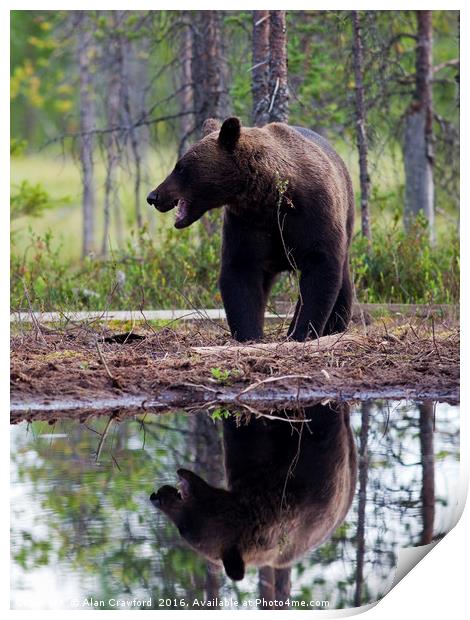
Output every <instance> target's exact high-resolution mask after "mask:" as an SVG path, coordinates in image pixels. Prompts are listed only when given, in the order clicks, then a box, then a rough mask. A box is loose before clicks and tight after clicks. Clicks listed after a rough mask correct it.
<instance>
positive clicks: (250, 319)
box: [219, 209, 269, 341]
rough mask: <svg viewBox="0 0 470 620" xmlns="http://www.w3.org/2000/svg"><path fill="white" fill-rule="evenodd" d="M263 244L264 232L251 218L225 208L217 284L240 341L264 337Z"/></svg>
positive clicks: (229, 323) (264, 243)
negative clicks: (254, 225) (258, 228)
mask: <svg viewBox="0 0 470 620" xmlns="http://www.w3.org/2000/svg"><path fill="white" fill-rule="evenodd" d="M266 244H267V241H266V235H265V234H264V233H263V232H262V231H259V230H257V229H256V228H254V227H253V226H252V225H251V223H250V221H246V220H245V219H243V218H241V217H240V216H238V215H236V214H235V213H232V212H231V211H230V210H229V209H226V210H225V214H224V227H223V234H222V266H221V270H220V278H219V287H220V292H221V295H222V301H223V302H224V308H225V312H226V314H227V321H228V325H229V327H230V331H231V332H232V336H233V337H234V338H235V339H236V340H239V341H246V340H261V339H262V338H263V323H264V308H265V305H266V291H267V289H268V288H269V285H268V284H267V283H266V282H265V276H264V272H263V264H264V256H265V254H266Z"/></svg>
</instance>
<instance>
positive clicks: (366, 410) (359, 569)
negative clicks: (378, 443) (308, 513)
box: [354, 401, 371, 607]
mask: <svg viewBox="0 0 470 620" xmlns="http://www.w3.org/2000/svg"><path fill="white" fill-rule="evenodd" d="M370 408H371V407H370V403H368V402H367V401H366V402H363V403H362V406H361V436H360V444H359V505H358V508H357V513H358V514H357V531H356V589H355V592H354V605H355V606H356V607H360V605H361V604H362V588H363V584H364V555H365V525H366V505H367V477H368V476H367V474H368V469H369V447H368V441H369V418H370Z"/></svg>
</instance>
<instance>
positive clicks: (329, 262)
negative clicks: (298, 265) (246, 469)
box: [288, 254, 342, 341]
mask: <svg viewBox="0 0 470 620" xmlns="http://www.w3.org/2000/svg"><path fill="white" fill-rule="evenodd" d="M341 282H342V261H338V260H337V259H335V258H332V257H328V256H325V255H323V254H312V255H310V256H309V257H308V259H307V260H306V261H304V262H303V265H302V269H301V274H300V281H299V286H300V295H299V300H298V302H297V307H296V310H295V313H294V318H293V319H292V322H291V324H290V327H289V332H288V336H289V337H290V338H292V339H293V340H298V341H303V340H305V339H306V338H308V337H312V338H319V337H320V336H322V335H323V330H324V328H325V325H326V322H327V320H328V318H329V316H330V314H331V311H332V310H333V307H334V305H335V302H336V299H337V297H338V293H339V290H340V288H341Z"/></svg>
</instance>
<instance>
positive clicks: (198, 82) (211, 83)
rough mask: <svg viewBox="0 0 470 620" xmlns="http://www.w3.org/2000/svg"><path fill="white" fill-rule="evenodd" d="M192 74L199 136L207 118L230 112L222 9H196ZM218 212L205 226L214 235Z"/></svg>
mask: <svg viewBox="0 0 470 620" xmlns="http://www.w3.org/2000/svg"><path fill="white" fill-rule="evenodd" d="M191 74H192V83H193V97H194V125H195V134H196V136H198V137H199V136H200V135H201V129H202V125H203V123H204V121H205V120H206V119H207V118H216V119H218V120H220V121H222V120H224V119H225V118H226V117H227V116H228V115H229V109H230V105H229V94H228V65H227V60H226V57H225V50H224V46H223V33H222V17H221V12H220V11H195V18H194V20H193V55H192V62H191ZM218 222H219V218H218V215H217V213H215V212H212V213H207V214H206V215H205V216H204V217H203V218H202V225H203V226H204V229H205V231H206V232H207V234H208V235H210V236H212V235H213V234H214V233H215V231H216V230H217V227H218Z"/></svg>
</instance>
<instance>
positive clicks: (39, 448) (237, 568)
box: [11, 401, 459, 609]
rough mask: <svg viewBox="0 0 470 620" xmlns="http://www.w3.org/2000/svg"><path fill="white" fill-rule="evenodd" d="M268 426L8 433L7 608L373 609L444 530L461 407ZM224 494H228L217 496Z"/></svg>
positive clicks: (143, 424) (401, 406) (159, 424)
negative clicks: (405, 555)
mask: <svg viewBox="0 0 470 620" xmlns="http://www.w3.org/2000/svg"><path fill="white" fill-rule="evenodd" d="M290 414H291V415H292V414H293V412H290ZM276 415H277V416H279V417H281V418H283V419H281V420H278V419H270V418H267V417H262V418H257V417H256V416H255V415H252V416H251V418H250V419H246V416H240V415H239V414H238V413H237V412H229V411H227V410H225V409H216V410H211V411H210V412H199V413H197V414H194V413H193V414H191V415H188V414H186V413H184V412H181V413H169V414H163V415H162V414H160V415H154V414H151V413H146V414H145V415H143V414H142V415H139V416H137V417H133V418H128V419H125V420H123V421H121V422H117V421H115V420H113V419H110V418H109V417H101V418H100V417H96V418H90V419H89V420H88V421H87V422H86V423H79V422H74V421H70V420H68V421H66V420H64V421H63V422H56V423H55V424H54V425H53V426H51V425H49V424H47V423H46V422H33V423H30V424H26V423H22V424H19V425H16V426H12V427H11V454H12V468H11V493H12V498H11V510H12V518H11V527H12V534H11V544H12V571H11V579H12V583H11V607H12V608H14V609H22V608H23V609H25V608H27V609H57V608H62V609H70V608H79V609H83V608H84V609H92V608H101V609H120V608H121V609H122V608H131V609H165V608H166V609H168V608H187V609H188V608H189V609H201V608H204V606H205V607H217V608H225V609H227V608H234V609H253V608H257V607H258V608H259V607H262V606H264V607H273V606H283V607H289V608H294V609H297V608H298V609H310V608H329V609H334V608H347V607H354V606H357V605H359V604H366V603H369V602H373V601H376V600H377V599H379V598H381V597H382V596H383V595H384V594H386V592H387V591H388V590H389V589H390V587H391V584H392V582H393V579H394V574H395V567H396V563H397V557H398V552H399V550H400V548H403V547H410V546H418V545H421V544H425V543H429V542H431V541H433V540H436V539H439V538H440V537H442V536H443V535H444V534H445V533H446V532H448V531H449V529H450V528H451V527H452V526H453V524H454V523H455V519H456V502H457V490H458V482H459V408H458V407H456V406H451V405H448V404H445V403H431V402H426V403H420V404H419V403H413V402H404V401H400V402H397V401H368V402H366V403H362V404H352V405H348V404H346V403H342V404H338V403H329V404H326V405H319V406H316V407H310V408H307V409H306V410H305V411H304V418H305V420H304V421H303V422H299V421H298V420H297V421H295V422H292V421H288V420H286V419H285V414H279V413H278V414H276ZM295 415H297V417H298V413H296V414H295ZM224 459H225V465H224ZM177 470H179V475H178V474H177ZM227 483H228V484H229V487H230V489H231V490H232V492H231V493H226V492H222V491H220V490H217V489H219V488H220V487H223V488H227V486H226V485H227ZM214 487H216V488H217V489H214ZM150 497H152V501H151V500H150ZM214 562H216V563H214ZM266 564H271V565H273V564H274V565H275V566H277V568H276V569H275V570H274V569H273V568H266V566H265V565H266ZM227 573H228V574H229V575H230V576H231V577H232V579H231V578H229V577H228V576H227ZM285 601H288V603H287V604H286V603H285Z"/></svg>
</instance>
